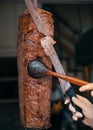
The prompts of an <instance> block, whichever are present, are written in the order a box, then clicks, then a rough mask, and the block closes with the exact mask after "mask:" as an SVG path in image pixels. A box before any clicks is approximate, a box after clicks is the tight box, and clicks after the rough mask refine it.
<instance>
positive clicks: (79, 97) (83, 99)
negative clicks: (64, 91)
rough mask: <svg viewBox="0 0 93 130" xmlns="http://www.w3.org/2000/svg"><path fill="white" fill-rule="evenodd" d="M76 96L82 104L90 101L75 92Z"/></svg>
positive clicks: (87, 103)
mask: <svg viewBox="0 0 93 130" xmlns="http://www.w3.org/2000/svg"><path fill="white" fill-rule="evenodd" d="M77 98H78V99H79V100H80V101H81V102H82V103H83V104H86V105H90V101H89V100H88V99H87V98H85V97H82V96H80V95H78V94H77Z"/></svg>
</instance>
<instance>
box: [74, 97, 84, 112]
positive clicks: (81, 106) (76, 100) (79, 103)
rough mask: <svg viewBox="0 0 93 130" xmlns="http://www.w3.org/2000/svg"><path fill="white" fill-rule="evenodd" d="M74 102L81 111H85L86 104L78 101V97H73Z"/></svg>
mask: <svg viewBox="0 0 93 130" xmlns="http://www.w3.org/2000/svg"><path fill="white" fill-rule="evenodd" d="M72 101H73V102H74V104H76V105H77V106H78V107H80V108H81V109H83V110H84V109H85V104H84V102H82V101H81V100H80V99H78V98H76V97H72Z"/></svg>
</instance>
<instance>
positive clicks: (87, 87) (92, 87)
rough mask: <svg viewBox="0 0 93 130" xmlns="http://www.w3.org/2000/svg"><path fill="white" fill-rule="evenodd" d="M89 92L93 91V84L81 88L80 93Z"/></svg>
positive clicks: (92, 92)
mask: <svg viewBox="0 0 93 130" xmlns="http://www.w3.org/2000/svg"><path fill="white" fill-rule="evenodd" d="M88 90H93V83H89V84H87V85H84V86H82V87H80V88H79V91H80V92H84V91H88ZM91 95H92V96H93V91H91Z"/></svg>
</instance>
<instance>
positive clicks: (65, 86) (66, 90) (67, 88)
mask: <svg viewBox="0 0 93 130" xmlns="http://www.w3.org/2000/svg"><path fill="white" fill-rule="evenodd" d="M25 3H26V5H27V7H28V9H29V12H30V15H31V17H32V19H33V21H34V23H35V25H36V27H37V29H38V31H39V32H40V33H42V34H44V35H45V36H51V33H50V32H49V31H48V29H47V28H46V25H45V24H44V23H43V22H42V20H41V18H40V15H39V13H38V10H37V7H36V6H35V4H34V0H25ZM50 48H51V51H52V52H53V54H52V55H50V56H49V57H50V60H51V62H52V64H53V66H54V68H55V71H56V72H58V73H60V74H64V75H66V74H65V71H64V69H63V67H62V64H61V62H60V60H59V58H58V56H57V54H56V51H55V49H54V47H53V45H51V46H50ZM59 82H60V86H61V89H62V91H63V94H64V95H66V96H69V97H70V98H71V97H72V96H76V94H75V92H74V90H73V88H72V87H71V84H70V83H69V82H68V81H65V80H62V79H59ZM74 107H75V108H76V109H78V111H80V112H81V109H79V108H78V107H77V106H74Z"/></svg>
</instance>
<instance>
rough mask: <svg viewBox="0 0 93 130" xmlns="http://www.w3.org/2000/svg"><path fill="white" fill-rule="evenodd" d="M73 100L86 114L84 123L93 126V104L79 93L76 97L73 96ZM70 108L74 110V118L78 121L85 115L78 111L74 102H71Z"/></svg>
mask: <svg viewBox="0 0 93 130" xmlns="http://www.w3.org/2000/svg"><path fill="white" fill-rule="evenodd" d="M72 101H73V103H74V104H76V105H77V106H78V107H80V108H81V109H82V113H83V114H84V117H85V118H84V120H83V121H82V122H83V123H84V124H86V125H88V126H91V127H93V104H92V103H91V102H90V101H89V100H88V99H86V98H84V97H82V96H80V95H77V98H76V97H72ZM69 110H70V111H71V112H72V114H73V116H72V118H73V120H75V121H77V120H78V119H79V118H81V117H83V115H82V114H81V113H80V112H77V111H76V110H75V108H74V107H73V106H72V104H71V103H70V104H69Z"/></svg>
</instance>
